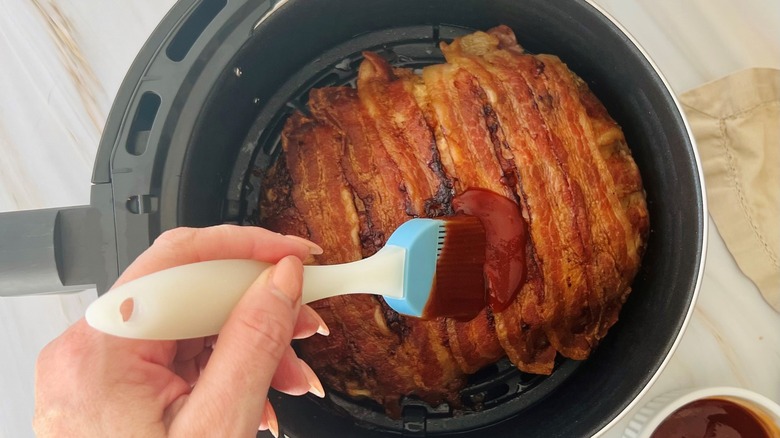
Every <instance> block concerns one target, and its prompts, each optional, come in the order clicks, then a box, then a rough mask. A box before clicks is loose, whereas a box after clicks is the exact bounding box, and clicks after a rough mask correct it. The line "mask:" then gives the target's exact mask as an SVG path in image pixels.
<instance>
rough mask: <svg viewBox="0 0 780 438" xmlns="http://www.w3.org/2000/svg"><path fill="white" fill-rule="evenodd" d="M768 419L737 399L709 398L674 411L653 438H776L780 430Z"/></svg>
mask: <svg viewBox="0 0 780 438" xmlns="http://www.w3.org/2000/svg"><path fill="white" fill-rule="evenodd" d="M768 421H769V420H766V421H764V420H762V419H760V418H759V417H758V416H757V415H756V414H754V413H753V412H751V411H750V410H748V409H746V408H745V407H743V406H742V405H740V404H738V403H735V402H732V401H729V400H725V399H718V398H706V399H703V400H697V401H695V402H692V403H688V404H687V405H685V406H683V407H681V408H680V409H678V410H676V411H674V412H673V413H672V414H671V415H669V416H668V417H667V418H666V419H665V420H664V421H663V423H661V425H660V426H658V428H657V429H656V430H655V431H654V432H653V435H652V436H651V438H680V437H685V438H777V437H778V436H780V431H779V430H778V428H777V427H774V426H771V425H770V424H769V423H768Z"/></svg>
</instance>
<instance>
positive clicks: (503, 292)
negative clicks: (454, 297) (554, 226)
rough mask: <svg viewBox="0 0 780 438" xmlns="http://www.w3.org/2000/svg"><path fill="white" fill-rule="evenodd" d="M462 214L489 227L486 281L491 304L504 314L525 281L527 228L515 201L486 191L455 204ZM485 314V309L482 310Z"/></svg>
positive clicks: (477, 191)
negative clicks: (503, 311) (472, 217)
mask: <svg viewBox="0 0 780 438" xmlns="http://www.w3.org/2000/svg"><path fill="white" fill-rule="evenodd" d="M452 207H453V209H455V210H456V211H457V212H459V213H463V214H467V215H472V216H476V217H477V218H479V220H480V221H481V222H482V225H483V226H484V227H485V237H486V239H487V246H486V248H485V267H484V269H485V280H486V282H487V289H488V302H489V303H490V306H491V308H492V309H493V311H496V312H500V311H501V310H504V309H505V308H506V307H507V306H509V304H511V303H512V301H513V300H514V298H515V296H516V295H517V293H518V291H519V290H520V288H521V287H522V285H523V283H524V281H525V275H526V272H525V271H526V268H525V245H526V238H527V237H526V235H527V231H526V224H525V220H524V219H523V216H522V214H521V212H520V208H519V207H518V205H517V204H515V202H514V201H512V200H511V199H508V198H506V197H504V196H501V195H499V194H497V193H494V192H492V191H490V190H486V189H469V190H466V191H465V192H463V193H461V194H460V195H458V196H456V197H455V198H453V200H452ZM480 310H481V309H480Z"/></svg>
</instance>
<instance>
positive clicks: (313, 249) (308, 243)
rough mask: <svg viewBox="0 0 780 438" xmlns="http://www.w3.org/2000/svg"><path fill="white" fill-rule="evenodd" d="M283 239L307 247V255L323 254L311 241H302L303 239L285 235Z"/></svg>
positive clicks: (320, 248) (319, 247)
mask: <svg viewBox="0 0 780 438" xmlns="http://www.w3.org/2000/svg"><path fill="white" fill-rule="evenodd" d="M284 237H286V238H288V239H290V240H294V241H296V242H298V243H302V244H304V245H306V246H308V247H309V254H313V255H320V254H322V252H323V251H322V247H321V246H319V245H317V244H316V243H314V242H312V241H311V240H308V239H304V238H303V237H299V236H293V235H292V234H287V235H285V236H284Z"/></svg>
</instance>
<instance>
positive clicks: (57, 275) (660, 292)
mask: <svg viewBox="0 0 780 438" xmlns="http://www.w3.org/2000/svg"><path fill="white" fill-rule="evenodd" d="M498 24H506V25H508V26H510V27H511V28H512V29H513V30H514V31H515V33H516V35H517V39H518V41H519V42H520V44H521V45H522V46H523V47H525V48H526V50H528V51H529V52H532V53H551V54H555V55H557V56H559V57H560V58H561V59H563V61H564V62H566V63H567V64H568V65H569V67H570V68H571V69H572V70H573V71H574V72H576V73H577V74H578V75H579V76H581V77H582V78H583V79H584V80H585V81H586V82H587V83H588V85H589V86H590V87H591V89H592V90H593V92H594V93H595V94H596V96H597V97H598V98H599V99H600V100H601V101H602V102H603V103H604V105H605V106H606V108H607V110H608V111H609V113H610V114H611V115H612V117H613V118H614V119H615V120H616V121H617V122H618V123H619V124H620V125H621V126H622V127H623V130H624V132H625V135H626V138H627V141H628V144H629V146H630V147H631V149H632V152H633V155H634V158H635V160H636V162H637V165H638V166H639V169H640V172H641V173H642V177H643V180H644V184H645V189H646V191H647V199H648V206H649V209H650V214H651V217H650V222H651V233H650V240H649V244H648V248H647V252H646V255H645V258H644V263H643V266H642V269H641V270H640V272H639V274H638V276H637V278H636V280H635V282H634V292H633V293H632V294H631V296H630V298H629V300H628V302H627V303H626V305H625V306H624V308H623V311H622V313H621V315H620V321H619V322H618V323H617V324H616V325H615V326H614V327H613V328H612V329H611V331H610V333H609V335H608V336H607V337H606V338H605V339H604V340H603V342H602V343H601V345H600V346H599V347H598V348H597V349H596V350H595V351H594V353H593V354H592V355H591V357H590V358H589V359H587V360H585V361H582V362H575V361H568V360H567V361H561V362H560V363H559V364H558V366H557V367H556V371H555V372H554V373H553V374H552V375H551V376H549V377H543V376H530V375H526V374H523V373H520V372H519V371H517V370H516V369H515V368H514V366H513V365H512V364H510V363H509V362H508V361H507V360H503V361H500V362H499V363H497V364H496V365H493V366H490V367H488V368H486V369H484V370H482V371H480V372H479V373H477V374H476V375H474V376H472V378H471V380H470V382H469V383H470V384H469V386H468V387H467V388H466V389H464V390H463V392H462V394H461V396H462V399H463V401H464V404H465V406H467V408H466V409H463V410H458V411H456V410H453V409H452V408H450V407H449V406H446V405H443V406H439V407H432V406H428V405H425V404H423V403H419V402H415V401H413V400H408V401H406V402H405V404H404V410H403V416H402V418H401V419H400V420H392V419H390V418H388V417H387V416H385V415H384V412H383V410H382V409H381V408H379V407H378V406H376V405H373V404H371V403H362V402H360V403H358V402H354V401H351V400H349V399H347V398H344V397H342V396H340V395H339V394H335V393H330V394H329V396H328V397H327V398H326V399H324V400H320V399H316V398H314V397H308V396H303V397H288V396H284V395H280V394H273V395H272V400H273V403H274V406H276V407H277V412H278V415H279V422H280V424H281V427H282V432H283V433H284V434H286V435H287V436H289V437H290V438H308V437H312V438H321V437H322V438H327V437H394V436H410V437H426V436H456V437H487V436H489V437H518V436H528V437H583V436H591V435H594V434H596V433H598V432H599V431H601V430H602V429H604V428H605V427H606V426H608V425H610V423H613V422H615V421H617V419H618V418H620V416H621V415H622V414H623V413H624V412H625V411H626V410H627V409H628V408H629V407H630V406H631V404H632V402H633V401H634V400H635V399H636V398H637V397H638V396H639V395H640V394H641V393H643V391H645V390H646V388H647V387H648V386H649V384H650V383H651V382H652V381H653V380H654V379H655V377H656V376H657V374H658V373H659V372H660V369H661V368H662V365H663V364H664V363H665V362H666V360H667V359H668V357H669V356H670V355H671V352H672V350H673V347H674V346H675V345H676V343H677V341H678V339H679V337H680V336H681V334H682V329H683V327H684V325H685V323H686V322H687V319H688V318H689V316H690V312H691V310H692V307H693V302H694V297H695V295H696V292H697V290H698V284H699V281H700V277H701V272H702V269H703V245H704V241H705V232H706V223H705V222H706V221H705V217H706V213H705V210H704V201H703V194H702V184H701V175H700V172H699V168H698V163H697V158H696V156H695V153H694V147H693V144H692V140H691V137H690V134H689V132H688V129H687V126H686V123H685V121H684V118H683V117H682V115H681V111H680V109H679V107H678V105H677V102H676V100H675V99H674V97H673V94H672V93H671V91H670V90H669V88H668V86H667V85H666V83H665V82H664V81H663V79H662V78H661V76H660V75H659V74H658V72H657V71H656V69H655V67H654V65H653V64H652V63H651V62H650V61H649V60H648V59H647V57H646V56H645V54H644V53H643V52H642V50H641V49H640V48H639V47H638V46H637V45H636V44H635V43H634V42H633V41H632V40H631V38H630V37H628V36H627V35H626V34H625V33H624V32H623V31H622V30H621V28H620V27H619V26H618V25H617V24H616V23H614V22H613V21H612V20H611V19H610V18H609V17H607V16H606V15H605V14H603V13H602V12H601V11H600V10H599V9H598V8H597V7H595V6H594V5H592V4H590V3H589V2H587V1H585V0H491V1H482V0H280V1H272V0H266V1H262V2H261V1H251V0H202V1H201V0H181V1H179V3H177V4H176V5H175V6H174V7H173V9H172V10H171V11H170V12H169V13H168V15H167V16H166V17H165V18H164V19H163V21H162V22H161V23H160V25H159V26H158V27H157V29H156V30H155V31H154V32H153V33H152V35H151V36H150V38H149V40H148V41H147V42H146V45H145V46H144V47H143V49H142V50H141V52H140V53H139V55H138V57H137V58H136V60H135V62H134V63H133V65H132V66H131V68H130V70H129V72H128V73H127V77H126V78H125V80H124V82H123V83H122V86H121V88H120V89H119V92H118V94H117V96H116V100H115V102H114V105H113V108H112V109H111V113H110V115H109V118H108V121H107V123H106V127H105V130H104V133H103V137H102V139H101V142H100V147H99V149H98V153H97V158H96V161H95V169H94V173H93V175H92V183H93V186H92V199H91V203H90V205H88V206H79V207H72V208H61V209H48V210H37V211H23V212H11V213H2V214H0V295H6V296H8V295H21V294H29V293H41V292H53V291H62V290H72V289H80V288H85V287H90V286H91V285H96V287H97V289H98V293H103V292H105V291H106V290H107V289H108V287H110V285H111V284H112V283H113V282H114V280H115V279H116V278H117V276H118V274H119V273H120V272H121V271H122V270H124V269H125V268H126V267H127V266H128V265H129V264H130V263H131V262H132V261H133V260H134V259H135V258H136V257H137V256H138V255H139V254H140V253H141V252H143V251H144V250H145V249H146V248H147V247H148V246H149V245H150V244H151V242H152V241H153V240H154V238H155V237H156V236H157V235H159V234H160V233H161V232H162V231H164V230H166V229H170V228H174V227H177V226H195V227H202V226H208V225H213V224H220V223H233V224H242V225H257V217H258V212H257V208H258V207H257V204H258V193H259V192H260V191H261V190H262V187H261V184H260V182H261V180H262V175H263V173H264V172H265V170H266V169H267V168H268V166H269V165H270V164H271V163H273V160H274V159H275V158H276V157H277V155H278V153H279V151H280V149H281V148H280V145H279V134H280V131H281V128H282V126H283V124H284V122H285V120H286V117H287V116H288V115H289V114H291V113H292V112H293V111H294V110H296V109H298V110H302V111H306V107H305V104H306V100H307V97H308V91H309V90H310V89H311V88H313V87H322V86H333V85H346V84H351V85H353V84H354V81H355V77H356V73H357V67H358V65H359V64H360V61H361V60H362V55H361V52H362V51H364V50H371V51H375V52H378V53H379V54H380V55H381V56H383V57H385V58H386V59H388V60H389V61H390V62H391V63H392V64H393V65H395V66H404V67H412V68H416V67H423V66H425V65H429V64H431V63H438V62H443V57H442V55H441V52H440V51H439V48H438V44H439V42H441V41H450V40H451V39H453V38H455V37H457V36H460V35H464V34H466V33H470V32H472V31H474V30H477V29H480V30H485V29H488V28H491V27H494V26H496V25H498ZM85 178H86V175H85Z"/></svg>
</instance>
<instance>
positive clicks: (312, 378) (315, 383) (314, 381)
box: [298, 359, 325, 398]
mask: <svg viewBox="0 0 780 438" xmlns="http://www.w3.org/2000/svg"><path fill="white" fill-rule="evenodd" d="M298 362H300V365H301V370H303V374H305V375H306V381H307V382H309V386H310V388H309V392H310V393H312V394H314V395H316V396H317V397H319V398H325V389H323V387H322V383H321V382H320V379H319V378H318V377H317V375H316V374H314V370H312V369H311V367H310V366H309V364H307V363H306V362H304V361H303V360H301V359H298Z"/></svg>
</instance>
